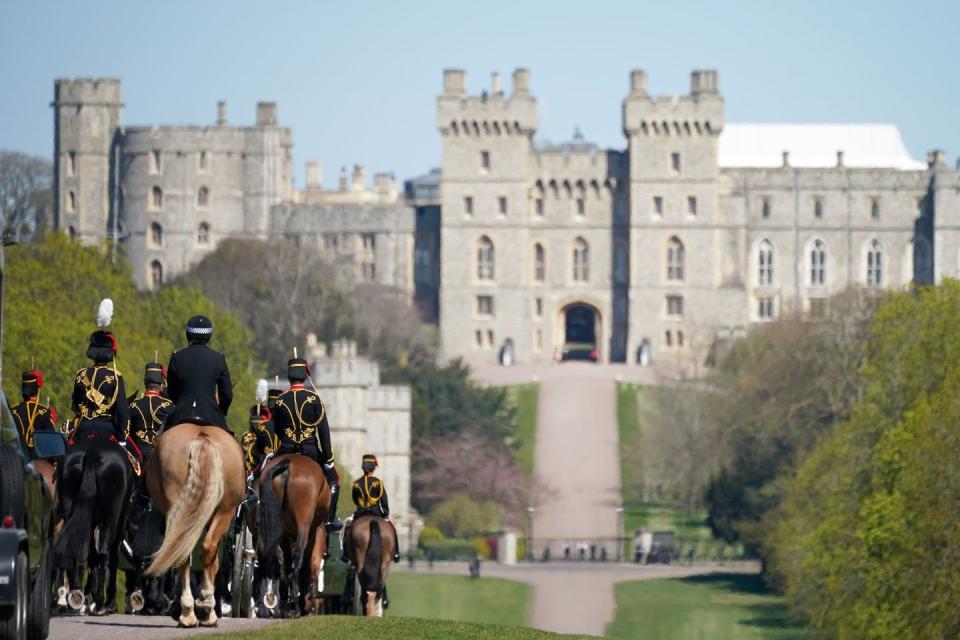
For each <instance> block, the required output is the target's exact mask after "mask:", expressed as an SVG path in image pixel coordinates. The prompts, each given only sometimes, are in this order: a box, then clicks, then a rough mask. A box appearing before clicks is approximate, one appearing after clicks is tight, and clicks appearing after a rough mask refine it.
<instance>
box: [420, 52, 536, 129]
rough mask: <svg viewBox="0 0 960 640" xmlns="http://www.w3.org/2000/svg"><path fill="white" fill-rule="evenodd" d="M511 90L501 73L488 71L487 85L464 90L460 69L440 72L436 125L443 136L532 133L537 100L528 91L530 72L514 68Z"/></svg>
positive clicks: (534, 126)
mask: <svg viewBox="0 0 960 640" xmlns="http://www.w3.org/2000/svg"><path fill="white" fill-rule="evenodd" d="M512 88H513V91H512V92H511V93H510V95H509V96H508V95H506V94H505V93H504V91H503V89H502V87H501V84H500V74H499V73H496V72H494V73H493V74H492V75H491V81H490V89H489V91H487V90H484V91H482V92H480V93H479V94H472V95H471V94H470V93H468V91H467V73H466V71H463V70H462V69H446V70H444V72H443V93H442V94H441V95H440V96H439V97H438V98H437V127H438V128H439V129H440V132H441V134H442V135H444V136H448V135H449V136H464V137H483V136H513V135H517V136H519V135H526V136H532V135H533V133H534V132H536V130H537V124H538V121H539V112H538V111H537V101H536V99H535V98H534V97H533V96H532V95H531V94H530V72H529V71H527V70H526V69H516V70H515V71H514V72H513V87H512Z"/></svg>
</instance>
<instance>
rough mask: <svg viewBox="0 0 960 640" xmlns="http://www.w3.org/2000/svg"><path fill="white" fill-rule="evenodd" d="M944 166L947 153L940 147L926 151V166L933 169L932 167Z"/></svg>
mask: <svg viewBox="0 0 960 640" xmlns="http://www.w3.org/2000/svg"><path fill="white" fill-rule="evenodd" d="M945 166H947V154H945V153H944V152H943V150H942V149H933V150H932V151H929V152H927V167H929V168H930V169H933V168H934V167H945Z"/></svg>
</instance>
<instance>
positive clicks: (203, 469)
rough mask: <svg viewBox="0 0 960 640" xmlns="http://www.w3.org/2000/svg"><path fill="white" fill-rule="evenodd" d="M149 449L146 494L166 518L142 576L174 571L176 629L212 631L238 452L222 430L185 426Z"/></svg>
mask: <svg viewBox="0 0 960 640" xmlns="http://www.w3.org/2000/svg"><path fill="white" fill-rule="evenodd" d="M154 444H155V447H154V450H153V455H151V456H150V461H149V462H148V463H147V472H146V474H147V490H148V491H149V492H150V496H151V497H152V498H153V502H154V505H155V506H156V507H157V508H158V509H159V510H160V511H161V512H163V513H164V514H166V531H165V533H164V537H163V544H161V545H160V550H159V551H157V555H156V556H155V557H154V559H153V563H152V564H151V565H150V566H149V567H148V568H147V573H148V574H149V575H159V574H162V573H164V572H165V571H168V570H170V569H173V568H174V567H176V568H179V569H180V582H181V585H182V586H183V592H182V594H181V596H180V607H181V612H180V621H179V623H180V626H182V627H195V626H197V624H201V625H203V626H208V627H212V626H216V624H217V614H216V611H215V610H214V609H215V604H216V602H215V599H214V579H215V577H216V575H217V570H218V569H219V565H220V562H219V559H218V558H217V547H218V546H219V544H220V539H221V538H222V537H223V534H224V533H226V531H227V528H228V527H229V526H230V522H231V521H232V520H233V518H234V515H235V514H236V512H237V507H238V506H239V504H240V501H241V500H243V494H244V490H245V487H246V482H245V480H244V471H243V452H242V451H241V449H240V445H239V443H237V441H236V440H235V439H234V437H233V435H231V434H230V432H228V431H227V430H226V429H221V428H220V427H210V426H200V425H196V424H190V423H185V424H180V425H177V426H175V427H172V428H170V429H169V430H166V431H164V432H163V433H162V434H160V436H158V437H157V439H156V441H155V443H154ZM201 536H203V543H202V553H201V562H202V564H203V579H202V581H201V585H200V599H199V600H196V601H194V598H193V594H192V592H191V590H190V556H191V554H192V553H193V549H194V547H195V546H196V545H197V542H198V541H199V540H200V537H201ZM194 609H196V612H195V611H194ZM197 613H200V616H201V619H199V620H198V618H197V615H196V614H197Z"/></svg>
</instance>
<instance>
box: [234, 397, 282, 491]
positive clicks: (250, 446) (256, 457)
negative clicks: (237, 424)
mask: <svg viewBox="0 0 960 640" xmlns="http://www.w3.org/2000/svg"><path fill="white" fill-rule="evenodd" d="M240 444H241V446H242V447H243V464H244V467H246V471H247V474H248V475H250V476H251V477H252V476H253V475H254V473H255V472H256V471H258V470H259V469H260V467H261V465H262V464H263V460H264V458H266V457H267V455H269V454H271V453H273V451H274V450H275V449H276V448H277V443H276V436H274V435H273V421H272V420H271V419H270V410H269V409H267V407H266V405H263V404H259V403H258V404H255V405H253V406H252V407H250V424H249V427H248V429H247V431H246V433H244V434H243V438H242V439H241V442H240Z"/></svg>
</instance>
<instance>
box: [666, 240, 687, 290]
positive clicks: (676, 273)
mask: <svg viewBox="0 0 960 640" xmlns="http://www.w3.org/2000/svg"><path fill="white" fill-rule="evenodd" d="M684 260H685V256H684V249H683V243H682V242H680V239H679V238H676V237H673V238H670V241H669V242H668V243H667V280H672V281H675V282H683V268H684Z"/></svg>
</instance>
